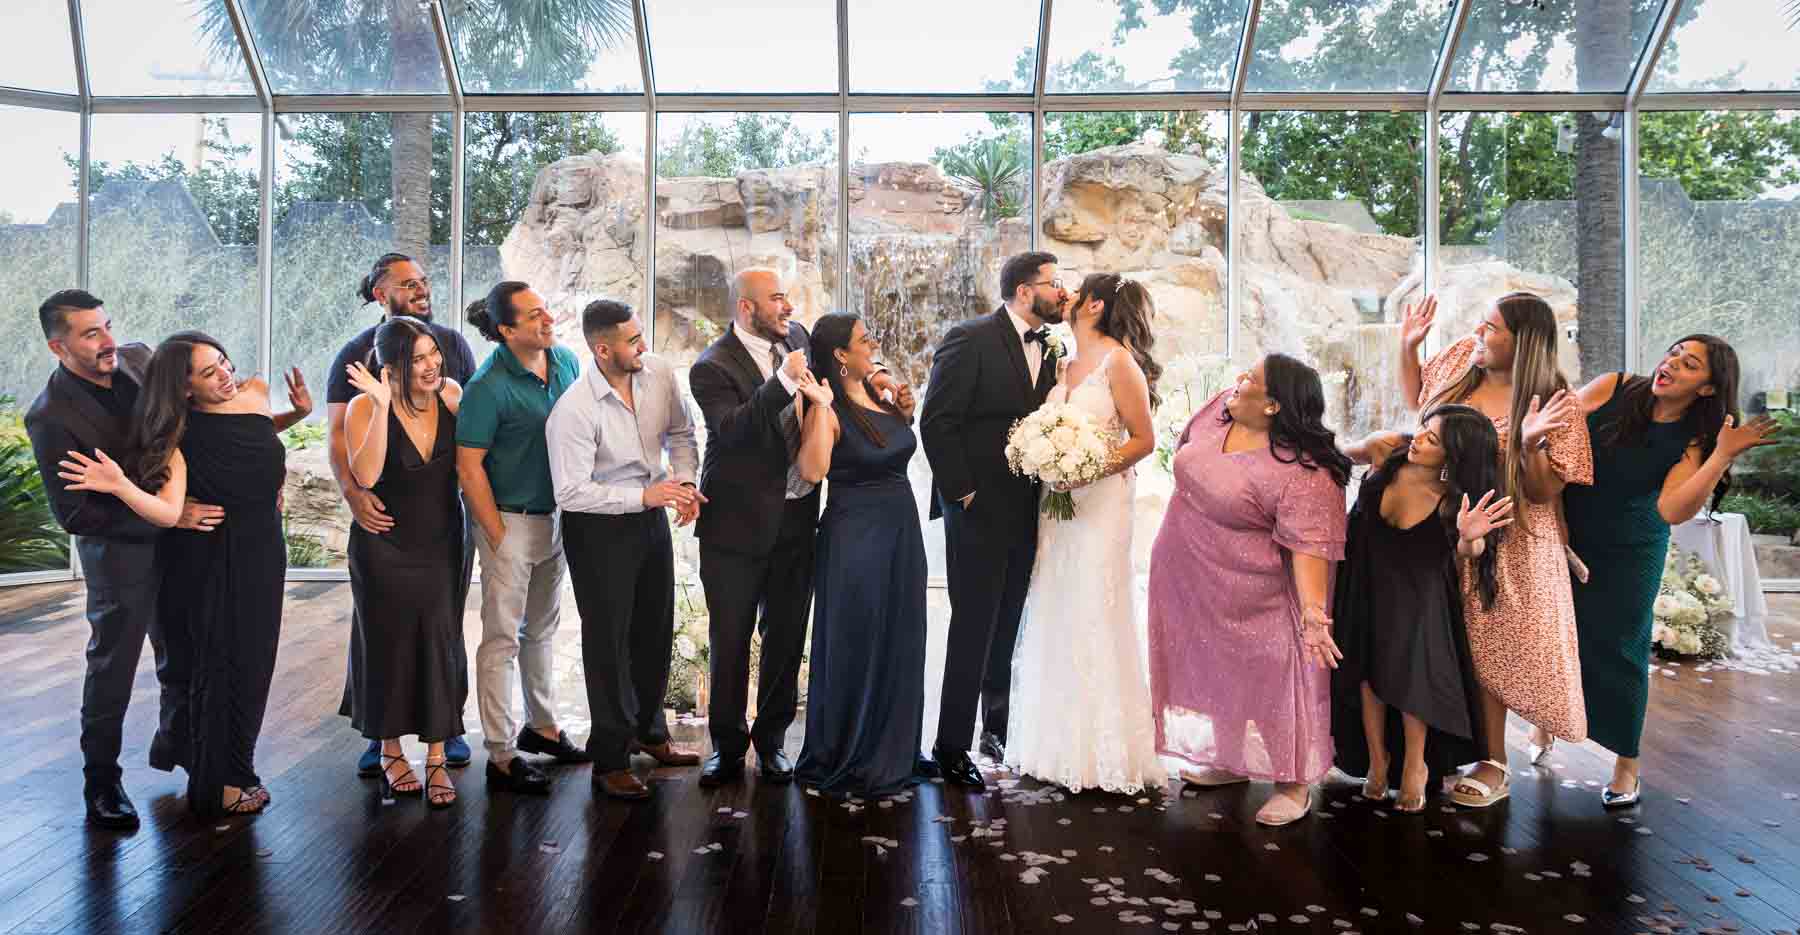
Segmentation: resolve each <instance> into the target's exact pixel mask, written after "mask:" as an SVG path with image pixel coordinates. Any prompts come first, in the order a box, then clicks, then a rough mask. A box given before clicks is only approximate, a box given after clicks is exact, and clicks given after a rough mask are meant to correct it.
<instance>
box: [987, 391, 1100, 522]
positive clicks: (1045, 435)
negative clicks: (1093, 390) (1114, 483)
mask: <svg viewBox="0 0 1800 935" xmlns="http://www.w3.org/2000/svg"><path fill="white" fill-rule="evenodd" d="M1112 451H1113V446H1112V443H1111V441H1109V440H1108V438H1107V437H1106V433H1105V431H1104V430H1103V429H1102V428H1101V425H1100V423H1099V422H1097V421H1095V420H1094V417H1093V416H1090V415H1088V413H1087V412H1086V411H1085V410H1082V409H1081V408H1079V407H1076V406H1071V405H1069V404H1068V403H1045V404H1044V405H1042V406H1039V407H1038V409H1037V411H1036V412H1033V413H1032V414H1031V415H1028V416H1026V417H1025V418H1023V419H1020V420H1019V421H1017V422H1014V423H1013V427H1012V431H1011V433H1009V434H1008V435H1007V438H1006V463H1007V465H1008V466H1009V467H1011V468H1012V472H1013V473H1014V474H1018V475H1020V476H1022V477H1035V478H1037V479H1038V480H1040V481H1042V482H1044V483H1045V484H1047V485H1051V487H1052V489H1051V490H1049V491H1048V492H1047V493H1045V494H1044V503H1043V506H1042V510H1043V513H1044V515H1045V516H1048V517H1050V518H1051V519H1074V518H1075V498H1074V496H1073V495H1072V494H1070V492H1069V491H1068V490H1066V489H1064V490H1058V489H1055V488H1056V487H1057V486H1061V487H1065V488H1066V487H1077V486H1080V485H1082V484H1089V483H1093V482H1094V481H1097V480H1099V479H1100V478H1101V476H1103V475H1104V474H1105V473H1106V464H1107V461H1108V460H1110V459H1111V458H1112Z"/></svg>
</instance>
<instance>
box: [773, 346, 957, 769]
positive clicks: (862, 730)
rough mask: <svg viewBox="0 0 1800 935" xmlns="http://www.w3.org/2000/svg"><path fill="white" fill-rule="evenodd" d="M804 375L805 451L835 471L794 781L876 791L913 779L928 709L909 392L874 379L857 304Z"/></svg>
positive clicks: (803, 463)
mask: <svg viewBox="0 0 1800 935" xmlns="http://www.w3.org/2000/svg"><path fill="white" fill-rule="evenodd" d="M811 352H812V367H813V369H812V372H811V374H809V376H811V377H813V378H812V379H809V380H806V381H805V382H804V384H803V385H802V386H801V388H800V389H801V395H802V396H804V397H805V399H806V402H805V403H804V410H805V416H804V423H805V427H804V432H803V441H802V443H801V451H800V454H799V457H798V458H797V464H798V466H799V469H800V473H801V475H802V476H803V477H805V478H806V479H807V480H809V481H813V482H814V483H817V482H818V481H820V480H829V481H830V492H829V494H828V499H827V501H826V504H825V511H824V514H823V515H822V516H820V518H819V532H818V550H817V553H816V557H815V559H814V565H813V597H814V604H813V607H814V610H813V628H812V652H811V656H810V658H811V665H812V670H811V671H812V674H811V677H810V679H811V680H810V682H809V684H808V686H807V699H806V745H805V747H804V748H803V749H802V750H801V751H800V761H799V763H798V764H796V766H795V768H794V772H795V775H796V776H797V777H798V778H799V780H800V782H801V783H803V784H805V785H807V786H809V787H811V788H814V789H818V790H820V791H822V792H827V793H832V794H844V795H857V796H877V795H887V794H890V793H893V792H898V791H900V790H901V789H903V788H905V787H906V786H909V785H911V784H912V783H913V782H914V781H915V771H916V766H917V763H918V758H919V731H920V730H921V728H922V726H923V722H924V715H925V540H924V535H923V533H922V531H921V530H920V528H919V509H918V505H917V503H916V502H915V501H914V499H913V491H912V485H911V484H910V483H908V482H907V477H906V465H907V462H908V461H910V460H911V459H912V455H913V452H914V451H915V450H917V448H918V437H917V436H916V435H915V434H914V433H913V430H912V410H913V394H912V389H911V388H910V387H908V386H905V385H901V386H899V387H898V390H897V396H896V398H895V399H894V400H893V401H892V402H889V401H886V400H883V399H881V398H880V397H879V396H877V395H876V394H875V393H874V392H873V391H872V390H871V389H870V388H869V384H868V382H867V381H868V379H869V377H870V375H871V373H872V371H873V367H874V354H875V341H874V340H873V339H872V338H871V337H870V336H869V333H868V331H867V329H865V328H864V327H863V324H862V320H861V319H859V318H857V317H856V316H854V315H844V314H832V315H825V316H822V317H820V319H819V321H818V323H817V324H815V325H814V326H813V331H812V348H811Z"/></svg>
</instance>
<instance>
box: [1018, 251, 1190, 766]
mask: <svg viewBox="0 0 1800 935" xmlns="http://www.w3.org/2000/svg"><path fill="white" fill-rule="evenodd" d="M1070 309H1071V310H1070V313H1069V324H1070V326H1071V327H1072V328H1073V330H1074V332H1075V345H1076V356H1075V358H1074V359H1072V360H1070V361H1069V362H1068V364H1067V365H1066V369H1064V371H1063V372H1062V373H1061V374H1059V379H1058V380H1057V385H1056V387H1055V388H1054V389H1052V390H1051V391H1050V397H1049V401H1050V402H1053V403H1061V402H1068V403H1070V404H1072V405H1075V406H1077V407H1079V408H1081V409H1083V410H1086V411H1087V412H1088V413H1089V414H1090V415H1092V416H1093V417H1094V418H1095V419H1096V420H1098V421H1099V422H1100V423H1101V424H1102V425H1105V426H1107V427H1108V428H1109V430H1110V431H1111V433H1112V437H1113V441H1114V444H1115V448H1114V451H1113V454H1112V458H1111V461H1110V463H1109V464H1108V465H1107V470H1106V476H1104V477H1102V478H1101V479H1100V480H1098V481H1095V482H1093V483H1091V484H1087V485H1085V486H1082V487H1079V488H1076V489H1075V490H1074V499H1075V518H1074V519H1072V520H1064V521H1058V520H1053V519H1049V518H1047V517H1045V518H1040V519H1039V521H1038V539H1037V561H1036V564H1035V565H1033V567H1032V571H1031V589H1030V591H1029V592H1028V594H1027V596H1026V617H1025V627H1024V629H1023V630H1022V631H1021V632H1020V634H1019V642H1018V647H1017V649H1016V651H1015V652H1014V654H1013V679H1012V697H1011V699H1010V702H1009V704H1008V709H1009V710H1011V711H1012V712H1013V715H1012V724H1011V725H1010V729H1009V731H1008V733H1009V734H1010V737H1009V743H1008V744H1007V746H1006V764H1007V765H1008V766H1010V767H1011V768H1013V769H1014V770H1015V771H1017V772H1020V773H1024V774H1026V775H1030V776H1033V777H1035V778H1037V779H1039V780H1042V781H1044V782H1050V783H1056V784H1058V785H1061V786H1064V787H1066V788H1068V789H1069V790H1070V791H1073V792H1079V791H1081V790H1083V789H1092V788H1100V789H1104V790H1106V791H1108V792H1121V793H1131V794H1135V793H1137V792H1140V791H1142V790H1144V789H1146V788H1149V787H1151V786H1160V785H1162V784H1163V782H1164V772H1163V766H1162V762H1161V760H1159V759H1158V757H1157V754H1156V737H1155V726H1154V721H1153V720H1152V718H1151V715H1150V688H1149V685H1148V682H1147V680H1146V677H1145V668H1144V649H1143V645H1142V642H1141V641H1140V640H1139V638H1138V625H1137V610H1136V604H1137V601H1136V598H1135V585H1134V583H1133V575H1132V569H1131V527H1132V500H1133V498H1134V496H1135V494H1136V487H1137V481H1136V478H1135V476H1134V474H1133V472H1132V470H1131V467H1132V465H1134V464H1136V463H1137V462H1138V461H1140V460H1142V459H1143V458H1144V456H1145V455H1148V454H1149V453H1150V452H1151V451H1152V450H1153V449H1154V448H1155V447H1156V438H1155V431H1154V429H1153V428H1152V427H1151V421H1150V410H1151V407H1152V406H1153V405H1154V404H1155V402H1156V401H1157V397H1156V389H1155V387H1156V378H1157V376H1158V375H1159V374H1160V373H1161V372H1162V368H1161V367H1160V366H1158V365H1157V363H1156V361H1155V360H1153V359H1151V357H1150V353H1149V352H1150V348H1151V346H1152V344H1153V338H1152V336H1151V334H1150V317H1151V315H1152V314H1153V311H1154V310H1153V309H1152V307H1151V304H1150V294H1149V293H1148V292H1147V291H1145V289H1144V287H1143V285H1142V284H1140V283H1136V282H1132V281H1129V280H1126V279H1123V278H1121V277H1120V276H1118V275H1115V274H1109V273H1095V274H1093V275H1090V276H1088V277H1087V278H1086V279H1084V280H1082V283H1081V291H1080V292H1078V293H1077V294H1076V296H1075V301H1074V303H1073V304H1072V305H1071V306H1070Z"/></svg>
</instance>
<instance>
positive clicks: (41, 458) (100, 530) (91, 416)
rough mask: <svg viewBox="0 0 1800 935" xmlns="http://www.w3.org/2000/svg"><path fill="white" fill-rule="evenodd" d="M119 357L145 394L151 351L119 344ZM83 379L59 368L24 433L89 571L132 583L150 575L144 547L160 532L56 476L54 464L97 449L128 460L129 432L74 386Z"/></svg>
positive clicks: (120, 504) (116, 503)
mask: <svg viewBox="0 0 1800 935" xmlns="http://www.w3.org/2000/svg"><path fill="white" fill-rule="evenodd" d="M118 355H119V370H121V371H123V372H124V374H125V375H126V376H128V377H130V378H131V379H132V380H133V381H135V382H136V383H137V384H138V387H139V392H142V391H143V385H144V370H145V368H147V367H148V366H149V364H150V348H149V347H147V346H145V345H143V344H124V345H120V346H119V349H118ZM79 379H81V378H80V377H78V376H76V375H74V374H72V373H70V372H69V371H68V370H66V369H64V368H62V367H57V368H56V370H55V372H53V373H51V374H50V381H49V382H48V383H46V384H45V385H44V391H43V392H42V393H39V394H38V397H37V399H36V400H34V401H32V404H31V408H30V409H27V410H26V411H25V432H26V434H27V435H29V436H30V437H31V450H32V452H33V453H34V454H35V455H36V456H37V465H38V474H39V475H40V476H42V477H43V479H44V493H45V494H46V495H47V497H48V498H49V500H50V511H51V513H53V514H55V516H56V521H57V522H58V523H60V524H61V525H62V528H63V529H65V530H67V531H69V532H70V533H72V534H74V535H77V536H80V537H82V538H81V541H80V546H81V560H82V564H83V565H84V570H85V571H86V572H87V573H89V574H90V575H102V576H111V580H115V581H118V580H125V579H121V578H120V577H118V576H121V575H123V576H126V578H129V577H130V576H133V575H137V574H141V573H144V572H147V571H148V570H149V569H148V566H145V567H142V568H140V567H138V566H139V565H140V564H141V563H142V562H144V561H147V560H148V559H149V552H150V550H148V549H144V548H142V546H144V545H153V544H154V543H155V542H156V539H157V536H158V534H159V533H161V532H162V530H161V529H160V528H158V527H157V526H155V525H153V524H152V523H150V522H149V521H148V520H146V519H144V518H143V517H141V516H139V515H137V514H136V513H134V512H132V510H131V508H130V507H128V506H126V505H125V501H123V500H120V499H119V498H118V497H115V496H113V495H112V494H104V493H93V492H91V491H81V490H69V489H68V486H69V482H68V481H65V480H63V479H62V478H61V477H58V476H57V474H56V472H57V466H56V463H57V462H58V461H61V460H63V459H64V458H66V457H68V453H69V452H70V451H79V452H81V453H82V454H85V455H88V456H90V457H92V456H93V454H94V449H95V448H104V449H106V453H107V454H108V455H110V456H111V457H112V458H113V459H114V460H123V459H124V458H125V457H126V456H127V454H128V453H127V452H126V451H125V445H126V442H127V439H128V438H129V436H130V429H131V426H129V425H127V424H125V423H122V422H120V421H119V420H118V419H115V418H113V416H112V413H110V412H107V411H106V407H104V406H102V405H100V403H99V402H98V401H97V400H95V399H94V397H93V395H92V394H90V393H89V392H88V391H87V390H85V389H83V388H81V387H80V386H78V385H77V384H76V383H75V381H76V380H79ZM133 546H136V547H135V548H133ZM96 566H99V567H96ZM113 566H118V567H113Z"/></svg>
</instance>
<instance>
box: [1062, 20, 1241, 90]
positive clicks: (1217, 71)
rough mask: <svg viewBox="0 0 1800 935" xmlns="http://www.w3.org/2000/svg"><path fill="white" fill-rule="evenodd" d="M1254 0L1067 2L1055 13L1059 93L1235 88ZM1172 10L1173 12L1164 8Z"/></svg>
mask: <svg viewBox="0 0 1800 935" xmlns="http://www.w3.org/2000/svg"><path fill="white" fill-rule="evenodd" d="M1246 6H1248V0H1217V2H1208V3H1193V2H1182V3H1179V4H1177V3H1156V4H1147V3H1133V4H1129V5H1127V4H1123V3H1117V2H1115V0H1059V2H1058V3H1057V4H1056V5H1055V7H1054V8H1053V9H1052V11H1051V15H1050V70H1049V72H1048V73H1047V74H1046V75H1045V78H1044V82H1045V90H1046V91H1047V92H1049V93H1051V94H1084V93H1101V92H1108V91H1224V90H1229V89H1230V88H1231V71H1232V69H1233V68H1234V67H1235V65H1236V62H1237V52H1238V41H1239V37H1240V36H1241V35H1242V34H1243V31H1244V9H1245V7H1246ZM1165 8H1168V9H1169V12H1166V13H1165V12H1161V11H1162V10H1163V9H1165Z"/></svg>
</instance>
